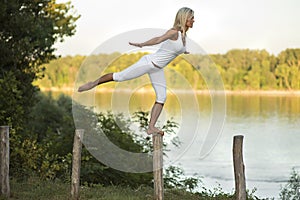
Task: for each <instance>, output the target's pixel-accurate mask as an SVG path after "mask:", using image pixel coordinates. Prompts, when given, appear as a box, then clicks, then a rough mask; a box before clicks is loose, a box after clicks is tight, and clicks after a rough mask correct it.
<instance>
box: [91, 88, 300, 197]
mask: <svg viewBox="0 0 300 200" xmlns="http://www.w3.org/2000/svg"><path fill="white" fill-rule="evenodd" d="M216 99H218V95H216ZM154 100H155V98H154V95H153V93H152V92H148V91H144V90H143V88H141V89H140V90H137V91H134V92H126V91H117V92H105V93H103V92H102V93H101V92H99V93H95V94H94V99H92V100H91V99H86V105H94V106H95V107H96V111H107V110H113V111H114V112H116V113H117V112H122V113H125V116H128V117H130V116H131V115H132V113H133V112H135V111H137V110H144V111H149V110H150V109H151V106H152V105H153V102H154ZM222 101H223V100H222ZM223 103H225V104H224V105H225V108H226V113H225V114H224V113H223V110H222V108H221V107H222V106H221V107H220V109H214V110H213V109H212V108H213V107H214V104H213V103H212V99H211V95H210V94H209V93H197V94H193V93H192V94H191V93H185V92H182V91H177V92H174V91H172V92H170V91H169V93H168V99H167V102H166V104H165V108H164V111H163V113H162V115H161V117H160V119H159V121H160V122H159V123H158V124H159V125H162V124H164V122H165V121H166V120H167V119H170V118H171V117H173V120H174V121H176V122H178V124H179V128H178V129H177V130H176V132H177V135H176V136H178V138H179V139H180V141H182V147H180V148H176V147H173V146H172V145H171V144H170V147H169V148H170V149H171V151H170V152H168V157H167V158H166V159H165V163H166V164H167V165H168V164H175V165H179V166H181V167H182V168H183V169H184V171H185V174H186V175H187V176H193V175H194V174H195V173H196V174H198V175H199V176H200V177H202V181H203V183H204V186H205V187H206V188H209V189H212V188H214V187H217V186H218V184H220V187H221V188H222V189H223V190H224V191H226V192H232V191H233V188H234V174H233V161H232V143H233V136H234V135H243V136H244V143H243V145H244V146H243V147H244V149H243V151H244V163H245V173H246V180H247V183H246V185H247V188H248V189H249V190H250V191H251V190H252V189H253V188H254V187H255V188H257V191H256V192H255V194H256V195H257V196H259V197H262V198H266V197H275V199H277V198H278V197H279V192H280V187H281V186H284V185H285V183H286V181H287V180H288V179H289V177H290V173H291V171H292V168H295V169H296V170H298V171H300V159H299V158H300V145H299V144H300V95H292V94H285V93H283V94H272V93H249V94H248V93H242V94H238V93H230V94H226V98H225V100H224V102H223ZM221 104H222V102H221ZM212 111H213V113H212ZM219 111H220V113H219ZM218 115H221V116H219V117H216V118H214V116H218ZM215 119H217V120H221V122H222V123H221V122H220V123H215V121H213V120H215ZM222 119H224V121H222ZM223 122H224V123H223ZM212 126H220V127H219V128H220V130H222V131H221V132H219V133H218V135H217V136H218V137H217V139H216V138H215V137H212V140H213V141H209V139H210V135H209V134H216V133H211V132H209V130H210V129H212V128H215V127H212ZM134 128H136V127H134V126H133V129H134ZM172 138H174V135H173V136H168V135H166V136H165V141H170V140H171V139H172ZM207 138H208V139H207ZM207 142H208V143H210V144H211V147H213V146H214V148H213V149H212V151H210V152H209V153H208V154H207V155H206V156H205V157H203V156H201V155H200V154H201V150H203V149H201V148H202V147H203V145H204V143H207Z"/></svg>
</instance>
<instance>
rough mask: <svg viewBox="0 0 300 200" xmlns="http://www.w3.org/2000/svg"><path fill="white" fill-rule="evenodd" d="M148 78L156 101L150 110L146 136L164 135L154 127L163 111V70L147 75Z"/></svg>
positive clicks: (164, 89) (165, 93)
mask: <svg viewBox="0 0 300 200" xmlns="http://www.w3.org/2000/svg"><path fill="white" fill-rule="evenodd" d="M149 77H150V79H151V82H152V86H153V88H154V90H155V94H156V101H155V103H154V105H153V107H152V110H151V116H150V122H149V127H148V130H147V133H148V134H152V133H159V134H161V135H164V132H163V131H161V130H159V129H158V128H156V127H155V124H156V122H157V119H158V117H159V116H160V113H161V111H162V109H163V106H164V103H165V101H166V97H167V92H166V79H165V74H164V70H163V69H159V70H157V71H155V72H151V73H149Z"/></svg>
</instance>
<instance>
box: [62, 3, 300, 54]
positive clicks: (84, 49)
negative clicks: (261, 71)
mask: <svg viewBox="0 0 300 200" xmlns="http://www.w3.org/2000/svg"><path fill="white" fill-rule="evenodd" d="M66 1H67V0H57V2H66ZM71 2H72V4H73V5H74V7H75V8H76V10H77V12H78V14H80V15H81V18H80V19H79V20H78V21H77V32H76V34H75V36H73V37H71V38H67V39H66V40H65V41H64V42H63V43H58V44H56V48H57V54H61V55H63V56H65V55H76V54H80V55H89V54H90V53H92V52H93V51H94V50H95V49H96V48H97V47H98V46H99V45H101V44H102V43H103V42H105V41H106V40H108V39H110V38H111V37H113V36H115V35H118V34H121V33H123V32H127V31H131V30H134V29H142V28H159V29H169V28H171V27H172V25H173V21H174V18H175V14H176V12H177V10H178V9H179V8H181V7H183V6H187V7H190V8H192V9H193V10H194V12H195V23H194V27H193V28H192V29H190V30H189V32H188V37H189V38H190V39H192V40H194V41H195V42H196V43H197V44H198V45H200V46H201V47H202V48H203V49H204V50H205V51H206V52H207V53H225V52H226V51H228V50H230V49H234V48H242V49H245V48H249V49H266V50H267V51H268V52H270V53H272V54H275V55H276V54H278V53H279V52H280V51H282V50H285V49H286V48H300V12H299V9H300V0H127V1H124V0H123V1H122V0H105V1H103V0H71ZM154 36H156V35H154ZM154 36H153V37H154ZM149 39H150V38H149ZM124 42H125V43H128V41H124ZM133 42H134V41H133ZM136 42H141V41H136ZM191 53H192V52H191Z"/></svg>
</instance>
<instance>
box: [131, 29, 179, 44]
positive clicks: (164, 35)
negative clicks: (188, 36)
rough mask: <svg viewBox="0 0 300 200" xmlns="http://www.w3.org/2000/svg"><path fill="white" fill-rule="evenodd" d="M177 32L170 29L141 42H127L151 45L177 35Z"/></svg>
mask: <svg viewBox="0 0 300 200" xmlns="http://www.w3.org/2000/svg"><path fill="white" fill-rule="evenodd" d="M177 34H178V32H177V30H175V29H170V30H168V31H167V32H166V33H165V34H163V35H161V36H159V37H154V38H152V39H150V40H148V41H146V42H143V43H133V42H129V44H130V45H132V46H136V47H144V46H152V45H156V44H159V43H161V42H163V41H165V40H167V39H173V38H174V37H176V36H177Z"/></svg>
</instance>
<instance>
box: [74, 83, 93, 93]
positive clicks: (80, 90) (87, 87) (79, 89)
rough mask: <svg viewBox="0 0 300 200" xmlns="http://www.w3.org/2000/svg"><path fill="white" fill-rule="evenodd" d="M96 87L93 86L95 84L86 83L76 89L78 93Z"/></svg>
mask: <svg viewBox="0 0 300 200" xmlns="http://www.w3.org/2000/svg"><path fill="white" fill-rule="evenodd" d="M96 86H97V84H95V82H88V83H86V84H84V85H82V86H80V87H79V88H78V92H83V91H87V90H90V89H92V88H94V87H96Z"/></svg>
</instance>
